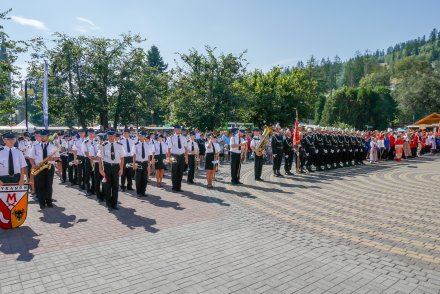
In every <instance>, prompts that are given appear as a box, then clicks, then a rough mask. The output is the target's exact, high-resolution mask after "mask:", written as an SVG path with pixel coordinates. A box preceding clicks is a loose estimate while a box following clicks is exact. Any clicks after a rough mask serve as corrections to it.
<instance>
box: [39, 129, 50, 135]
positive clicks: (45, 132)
mask: <svg viewBox="0 0 440 294" xmlns="http://www.w3.org/2000/svg"><path fill="white" fill-rule="evenodd" d="M40 134H41V136H49V131H48V130H42V131H41V133H40Z"/></svg>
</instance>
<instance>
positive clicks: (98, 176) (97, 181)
mask: <svg viewBox="0 0 440 294" xmlns="http://www.w3.org/2000/svg"><path fill="white" fill-rule="evenodd" d="M94 165H95V169H94V170H93V182H94V183H95V184H94V188H95V194H96V197H97V198H98V199H99V200H104V196H103V195H102V192H101V181H102V175H101V173H100V172H99V162H95V163H94Z"/></svg>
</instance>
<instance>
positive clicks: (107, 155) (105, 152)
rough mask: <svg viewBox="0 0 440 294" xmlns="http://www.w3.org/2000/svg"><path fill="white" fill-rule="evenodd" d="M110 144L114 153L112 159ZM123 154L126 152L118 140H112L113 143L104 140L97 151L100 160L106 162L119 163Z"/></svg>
mask: <svg viewBox="0 0 440 294" xmlns="http://www.w3.org/2000/svg"><path fill="white" fill-rule="evenodd" d="M112 144H113V149H114V155H115V157H114V159H112V154H111V148H112V147H111V146H112ZM125 156H126V153H125V150H124V147H123V146H122V144H121V143H120V142H114V143H110V142H105V143H104V144H102V145H101V147H100V148H99V151H98V157H101V158H102V161H104V162H107V163H121V159H122V158H124V157H125Z"/></svg>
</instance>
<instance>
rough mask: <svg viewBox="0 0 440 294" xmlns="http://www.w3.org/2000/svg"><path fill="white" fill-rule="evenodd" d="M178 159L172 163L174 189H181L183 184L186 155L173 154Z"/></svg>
mask: <svg viewBox="0 0 440 294" xmlns="http://www.w3.org/2000/svg"><path fill="white" fill-rule="evenodd" d="M172 156H173V157H174V158H175V159H176V160H175V161H174V162H173V163H172V164H171V181H172V182H173V189H175V190H180V188H181V186H182V177H183V169H184V168H185V155H184V154H180V155H174V154H173V155H172Z"/></svg>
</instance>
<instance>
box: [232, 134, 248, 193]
mask: <svg viewBox="0 0 440 294" xmlns="http://www.w3.org/2000/svg"><path fill="white" fill-rule="evenodd" d="M231 135H232V136H231V139H230V144H231V145H230V148H231V183H232V184H233V185H238V184H242V183H241V182H240V167H241V150H242V149H244V148H245V146H246V142H244V141H243V140H241V138H240V134H239V132H238V129H236V128H232V129H231Z"/></svg>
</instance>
